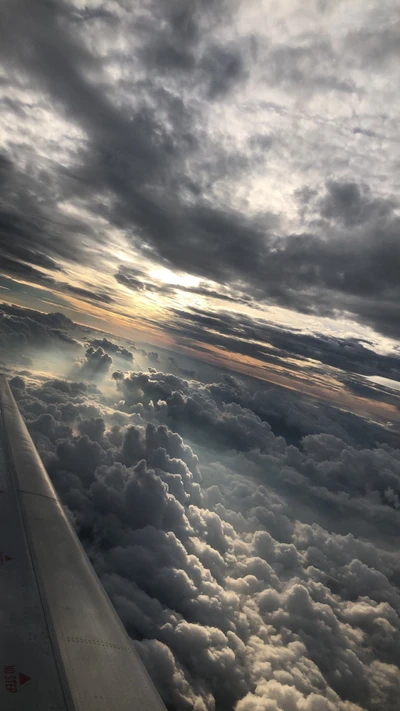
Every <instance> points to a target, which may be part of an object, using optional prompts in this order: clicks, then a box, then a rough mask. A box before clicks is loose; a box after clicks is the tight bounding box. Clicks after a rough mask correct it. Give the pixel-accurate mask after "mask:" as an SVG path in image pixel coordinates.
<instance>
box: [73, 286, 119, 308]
mask: <svg viewBox="0 0 400 711" xmlns="http://www.w3.org/2000/svg"><path fill="white" fill-rule="evenodd" d="M64 290H65V291H68V292H69V293H71V294H74V295H75V296H80V297H81V298H82V299H85V301H100V302H101V303H103V304H112V303H113V301H114V299H112V298H111V296H110V295H109V294H102V293H101V292H96V291H92V290H90V291H89V289H83V288H82V287H80V286H71V284H66V285H65V286H64Z"/></svg>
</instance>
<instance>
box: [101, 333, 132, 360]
mask: <svg viewBox="0 0 400 711" xmlns="http://www.w3.org/2000/svg"><path fill="white" fill-rule="evenodd" d="M90 346H92V347H93V348H102V349H103V350H104V351H106V353H111V354H113V355H115V356H117V358H122V359H123V360H127V361H131V362H132V360H133V355H132V353H131V352H130V351H128V349H127V348H124V346H119V345H118V344H117V343H113V341H109V340H108V338H105V337H104V338H94V339H93V340H91V341H90Z"/></svg>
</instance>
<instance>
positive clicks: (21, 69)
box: [0, 0, 400, 338]
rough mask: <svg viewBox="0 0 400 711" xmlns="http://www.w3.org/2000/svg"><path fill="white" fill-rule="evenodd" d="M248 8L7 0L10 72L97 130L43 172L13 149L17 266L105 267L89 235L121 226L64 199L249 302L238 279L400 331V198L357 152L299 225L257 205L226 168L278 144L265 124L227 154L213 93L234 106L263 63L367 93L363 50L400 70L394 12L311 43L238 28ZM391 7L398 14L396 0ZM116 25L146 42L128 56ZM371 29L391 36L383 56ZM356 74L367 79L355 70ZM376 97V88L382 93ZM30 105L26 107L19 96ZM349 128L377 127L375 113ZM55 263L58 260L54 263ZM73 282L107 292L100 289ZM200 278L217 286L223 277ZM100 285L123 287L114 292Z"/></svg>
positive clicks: (307, 204)
mask: <svg viewBox="0 0 400 711" xmlns="http://www.w3.org/2000/svg"><path fill="white" fill-rule="evenodd" d="M238 7H239V6H238V5H237V4H234V3H233V4H231V7H230V8H229V7H228V4H226V3H223V2H216V3H209V2H198V3H191V4H190V5H188V6H185V7H183V5H182V3H180V2H172V3H168V5H166V4H165V3H159V2H156V1H154V2H149V3H148V6H147V10H148V11H147V12H146V13H143V12H141V11H140V10H139V9H136V10H135V9H129V8H128V7H127V6H126V4H124V3H108V2H106V1H105V2H104V4H103V5H99V7H98V8H97V10H95V9H94V8H92V10H89V9H88V8H86V9H85V10H83V9H82V8H81V7H80V6H75V5H74V4H73V3H64V2H61V1H60V2H55V1H53V2H51V3H44V2H42V1H40V2H37V3H36V4H35V11H33V10H32V7H31V5H30V3H29V2H26V1H25V0H18V2H16V1H15V0H13V1H12V2H5V3H3V5H2V11H1V12H2V20H3V22H2V27H3V29H2V32H1V47H2V61H3V63H4V66H5V67H6V69H7V71H8V72H9V75H10V77H11V80H10V81H11V82H12V81H13V82H14V84H15V86H17V87H18V89H23V88H24V87H25V88H26V82H28V83H29V87H33V88H34V90H35V91H36V94H37V102H38V105H40V106H43V105H45V106H47V105H48V102H50V105H51V107H52V108H53V110H57V111H58V112H60V113H61V115H62V116H63V118H64V119H65V120H66V121H69V122H71V125H72V126H74V127H75V128H74V130H76V127H78V128H79V130H81V131H82V132H83V134H84V140H82V142H81V143H80V144H79V150H78V146H77V145H76V146H75V147H74V148H70V149H69V166H70V167H69V168H68V169H65V168H62V169H61V168H60V169H57V168H55V167H54V165H52V167H51V169H50V168H49V167H47V168H44V167H43V170H42V172H39V174H38V175H36V176H32V179H31V180H29V178H28V177H27V176H26V175H25V174H24V173H22V171H21V170H20V168H19V167H18V166H17V165H13V163H12V156H11V158H7V159H4V160H3V162H2V183H3V186H4V191H3V192H4V199H3V203H4V204H3V215H2V218H1V219H2V225H3V229H2V234H3V235H4V239H3V242H2V243H1V245H0V247H1V250H2V252H3V254H4V262H3V269H4V271H6V272H7V273H9V274H14V275H16V276H18V275H19V276H29V274H30V276H31V278H32V279H35V280H36V281H37V283H44V284H47V285H51V283H52V280H53V282H54V281H55V279H56V276H57V272H58V271H59V269H60V267H59V265H58V260H60V259H67V260H70V261H82V262H83V263H86V264H91V265H92V266H94V265H95V260H94V254H95V251H94V250H93V249H92V248H90V246H89V245H93V243H95V242H97V244H101V246H102V248H103V247H104V248H106V246H107V237H106V236H105V235H100V234H95V233H94V230H93V228H92V227H91V225H90V224H88V223H86V224H85V221H84V220H81V222H79V221H78V220H76V221H75V223H74V221H73V220H72V219H71V218H68V219H67V218H66V216H65V215H64V216H62V215H61V214H60V211H59V209H58V202H59V196H60V195H64V196H65V198H66V199H79V201H80V204H81V205H84V207H85V209H86V210H88V211H89V212H90V210H92V211H94V212H95V213H96V214H101V216H102V217H103V218H104V219H105V220H106V221H107V222H108V224H110V225H113V226H114V227H117V228H120V229H122V230H123V231H124V232H125V234H126V237H127V239H128V240H130V242H131V244H133V245H134V246H135V248H136V249H138V250H139V251H141V252H142V253H143V254H144V255H145V256H147V257H149V256H150V257H151V258H152V259H154V260H156V261H159V262H161V263H163V264H165V265H169V266H170V267H172V268H173V269H179V270H181V271H184V272H188V273H191V274H196V275H198V276H199V277H202V278H204V279H205V280H207V279H208V280H213V281H214V282H215V283H217V285H218V284H219V287H217V288H215V289H214V292H215V295H216V297H217V298H227V299H228V301H229V300H231V299H232V298H233V299H234V298H235V297H232V292H231V290H230V289H229V288H228V287H230V288H231V289H232V290H233V292H234V290H235V289H236V290H237V291H238V292H240V294H243V292H244V294H245V295H244V296H240V298H238V300H240V301H243V299H244V300H245V301H246V302H248V301H250V302H254V303H255V304H259V303H260V302H266V303H275V304H279V305H280V306H284V307H287V308H289V309H292V310H297V311H300V312H303V313H313V314H317V315H325V316H326V315H329V316H335V315H337V314H339V313H344V312H346V313H347V312H348V313H350V314H352V316H353V317H354V318H356V319H357V320H359V321H360V322H361V323H363V324H367V325H368V326H371V327H372V328H374V329H375V330H377V331H379V332H380V333H383V334H386V335H389V336H392V337H396V338H397V336H398V328H399V317H398V301H399V285H398V273H399V268H400V252H399V247H398V238H397V237H398V231H399V217H398V205H397V201H396V200H395V198H394V197H393V196H392V195H390V194H387V192H388V191H386V193H385V194H382V195H378V194H375V193H374V190H373V189H371V188H370V187H369V186H368V185H367V184H366V183H364V182H362V181H359V180H358V181H357V180H355V179H348V178H346V177H345V172H346V171H345V170H344V166H343V165H342V163H340V161H337V162H336V163H335V162H334V161H333V163H332V171H331V172H332V174H333V176H334V177H333V178H332V174H331V175H330V176H329V177H328V178H327V176H326V175H324V176H323V177H322V176H321V178H320V179H319V181H318V180H315V179H314V181H313V184H312V185H309V184H304V185H303V186H302V187H299V188H297V191H295V194H296V195H297V210H298V212H299V215H300V216H301V219H300V221H299V222H298V225H297V227H296V228H295V229H293V230H288V231H287V230H286V231H285V229H284V227H283V222H284V220H283V217H284V216H283V215H281V216H280V215H277V214H275V213H274V214H272V212H271V210H269V211H268V210H262V211H259V213H258V214H255V213H254V210H253V211H248V212H246V210H240V209H238V208H235V207H234V202H233V201H229V200H228V199H225V200H222V199H221V198H220V197H219V196H218V190H215V189H214V188H215V186H216V185H218V181H219V180H221V181H227V182H226V184H227V186H229V180H231V179H232V180H235V179H236V175H237V173H238V172H239V173H240V172H244V174H245V175H246V174H247V173H248V174H250V175H251V174H252V171H256V170H257V166H258V164H259V161H260V159H262V160H264V159H265V155H264V153H266V152H268V150H269V149H270V148H271V146H272V147H274V140H273V139H272V138H271V137H270V136H269V135H264V134H262V135H260V134H259V133H257V134H255V135H253V136H250V138H249V141H248V143H249V146H248V148H247V149H246V151H245V150H244V148H241V149H238V150H237V154H236V155H235V154H234V153H233V152H232V151H230V152H228V154H226V150H227V149H225V148H224V146H223V145H222V143H221V144H218V142H216V139H215V138H214V137H212V136H209V135H206V134H205V132H204V130H202V129H201V119H202V115H203V112H204V111H206V107H208V106H215V107H218V106H219V105H221V106H225V103H224V102H227V103H226V106H227V107H231V104H229V101H230V100H231V99H230V98H229V97H232V96H237V94H238V93H240V92H241V91H243V90H244V89H245V88H246V87H247V86H251V82H252V81H253V82H256V83H257V81H258V82H259V81H260V77H259V76H258V75H257V73H256V72H257V69H256V67H259V68H260V69H259V71H261V73H262V72H264V75H263V81H266V82H267V85H268V86H269V87H270V88H271V87H278V88H279V89H280V90H281V91H283V92H284V94H285V96H286V97H287V101H289V102H292V101H293V100H294V99H295V98H296V96H297V94H296V92H300V94H301V95H302V97H303V100H305V99H304V97H305V95H306V94H309V96H310V97H314V96H321V95H324V94H325V92H326V91H330V92H332V91H333V92H336V94H335V96H338V97H339V98H340V97H341V96H342V95H343V94H344V95H346V96H348V95H352V96H358V95H359V94H360V93H362V91H363V90H364V89H363V88H361V87H358V86H357V78H358V80H359V81H360V77H359V59H360V56H361V55H360V54H359V52H363V53H364V55H363V56H364V59H365V61H366V62H367V65H368V67H369V70H370V71H371V72H378V74H377V76H378V77H379V71H381V69H382V62H381V61H379V62H378V61H377V57H378V56H379V57H383V56H384V57H385V58H386V60H387V61H388V62H389V64H386V65H385V66H386V68H387V71H389V68H390V66H391V65H390V61H391V60H393V54H391V53H390V52H388V51H387V47H388V43H387V37H386V34H385V31H384V30H383V29H382V30H379V28H378V25H377V30H376V34H375V35H374V39H373V40H372V38H371V36H370V34H368V32H369V29H368V32H367V28H369V26H370V25H369V24H368V23H369V16H368V12H367V13H366V16H365V18H364V19H363V22H364V25H362V26H361V27H360V28H358V29H356V30H355V31H354V32H355V34H354V32H353V34H351V33H350V34H349V35H348V36H344V37H343V36H341V35H340V37H339V39H338V41H337V43H336V47H335V42H334V41H333V39H332V38H328V37H326V38H325V39H324V40H323V39H322V38H321V37H320V36H318V35H317V34H315V35H310V37H308V42H307V43H306V45H304V44H303V45H301V43H300V39H301V37H299V38H297V43H296V39H295V38H294V37H293V38H292V39H291V40H290V39H289V38H288V39H287V44H285V43H283V44H282V43H277V42H276V41H275V42H274V40H273V39H271V40H270V39H268V40H267V39H266V38H265V37H263V36H261V35H260V36H258V35H256V36H254V37H251V36H245V35H244V36H243V35H242V36H241V37H240V39H237V40H227V39H226V40H225V41H224V38H223V37H224V35H223V32H222V28H223V27H224V26H226V25H229V23H231V24H232V23H234V21H235V17H236V15H235V12H236V11H238ZM314 9H315V13H316V15H317V16H318V17H319V21H320V22H322V21H323V20H324V17H325V16H326V13H329V12H331V11H332V8H329V7H328V5H326V4H325V3H321V4H319V5H318V6H316V8H314ZM382 17H383V20H385V15H384V8H383V10H382ZM383 20H382V23H381V26H382V27H385V24H384V23H383ZM360 21H361V20H360ZM161 28H162V29H161ZM366 32H367V35H366ZM350 35H351V36H352V40H351V41H350V39H349V38H350ZM353 35H354V36H353ZM15 36H18V37H19V38H20V41H19V42H15V41H14V37H15ZM117 36H118V37H120V38H121V42H122V44H124V43H125V45H124V46H129V43H130V42H132V41H133V39H132V38H133V37H135V38H136V40H135V47H134V49H132V51H129V52H128V50H126V54H125V55H124V53H123V51H122V50H121V52H122V54H121V52H120V53H119V52H118V50H117V48H116V46H115V42H116V37H117ZM366 36H367V37H369V38H370V42H371V48H374V52H372V51H371V52H370V53H369V55H368V52H366ZM113 37H114V43H113V39H112V38H113ZM391 42H392V40H391ZM97 44H99V45H100V46H104V47H105V48H107V49H104V56H102V57H101V58H100V56H95V54H94V53H93V51H91V50H92V49H93V48H94V47H95V46H96V45H97ZM357 48H358V49H357ZM342 57H344V59H343V60H342ZM341 60H342V62H343V63H341ZM115 65H118V66H119V67H120V74H121V77H122V78H121V82H117V83H115V82H114V83H113V86H114V89H115V92H116V93H115V92H114V94H113V91H112V87H111V86H110V81H109V77H108V75H107V74H106V73H104V72H103V70H104V69H109V68H110V67H115ZM316 67H319V68H320V70H321V71H322V74H321V76H320V75H319V74H318V71H317V70H316ZM126 69H129V71H128V72H126V71H125V70H126ZM349 73H350V74H353V75H354V77H355V78H354V79H349V80H346V79H345V78H344V75H346V74H349ZM125 76H126V78H125ZM60 77H62V81H60ZM107 77H108V78H107ZM374 78H375V79H376V77H375V75H374ZM24 82H25V83H24ZM375 84H376V82H375ZM375 84H374V85H373V86H374V87H375ZM193 87H194V89H193ZM11 88H12V86H11V85H10V90H11ZM191 88H192V89H193V90H192V92H191V91H190V89H191ZM372 91H373V90H372V89H371V92H372ZM118 92H119V93H118ZM133 97H135V98H133ZM369 98H370V100H371V101H372V100H373V93H371V96H370V97H369ZM13 105H15V109H14V110H15V111H17V107H18V106H19V103H18V100H17V99H14V104H13ZM338 106H341V105H340V104H339V105H338ZM267 109H269V110H271V111H274V112H277V113H278V114H279V115H281V116H283V115H284V114H285V112H286V111H287V107H286V106H285V105H284V104H282V105H278V104H273V103H271V102H270V103H269V104H268V102H267V104H266V102H265V101H264V103H263V101H262V99H260V100H259V103H258V104H257V103H256V104H255V105H254V110H256V111H266V110H267ZM20 110H21V111H22V112H23V111H24V109H23V108H22V107H20ZM199 122H200V123H199ZM315 130H317V129H315ZM349 133H350V134H351V135H352V136H353V137H354V136H355V135H363V136H368V135H369V134H371V132H368V130H367V129H365V130H364V129H362V128H360V127H359V126H354V127H353V129H352V130H350V129H349ZM373 134H374V132H373V131H372V135H373ZM300 138H302V137H301V136H300ZM279 140H280V142H281V143H282V140H283V138H282V137H280V139H279ZM354 140H355V139H354ZM278 143H279V141H278ZM279 145H280V144H279ZM279 145H277V148H276V150H278V149H279ZM203 146H204V149H203ZM353 148H354V150H355V149H356V147H355V146H354V147H353ZM261 150H262V151H263V155H264V158H263V156H260V151H261ZM321 150H322V149H321ZM366 152H367V147H366ZM10 153H11V154H12V153H13V151H10ZM278 153H279V151H278ZM210 156H213V158H210ZM19 158H21V157H19ZM19 162H20V163H21V160H19ZM28 162H29V161H27V160H25V164H27V163H28ZM341 165H342V169H340V166H341ZM49 171H50V172H49ZM245 171H247V173H246V172H245ZM255 174H256V173H255ZM93 195H95V196H96V197H95V198H94V199H93V197H92V196H93ZM35 198H36V202H35ZM93 200H94V201H93ZM39 205H40V207H39ZM54 230H57V235H58V238H57V239H53V233H54ZM79 235H84V239H79V238H78V236H79ZM44 268H45V269H46V270H47V272H50V273H44V272H42V271H41V270H42V269H44ZM51 272H55V276H54V277H53V276H52V275H51ZM116 274H117V279H118V280H119V281H120V282H122V283H125V284H127V283H130V285H131V286H132V287H133V288H135V289H142V290H143V289H144V290H146V289H148V290H152V289H154V288H156V289H157V286H156V287H154V285H153V286H152V285H151V284H149V283H148V284H147V286H143V282H141V281H140V280H139V281H138V280H137V278H136V277H135V276H134V275H133V276H132V275H129V274H127V273H126V271H124V267H123V266H122V267H121V268H120V269H119V271H118V272H117V273H116ZM63 288H67V289H69V290H71V289H72V290H73V291H75V293H77V294H78V295H79V293H80V295H81V296H82V298H90V294H91V292H90V290H87V289H84V288H80V287H68V286H67V287H66V286H65V285H64V287H63ZM167 291H168V289H167ZM189 291H190V290H189ZM193 291H194V292H196V289H193ZM201 292H203V294H204V295H206V296H210V297H212V295H213V290H212V289H211V288H209V287H207V286H206V285H205V286H204V285H203V286H201V287H200V291H199V292H198V293H201ZM93 298H94V299H97V300H98V301H103V302H105V303H110V302H111V301H112V297H111V296H110V295H109V294H103V293H100V294H97V295H96V294H94V296H93Z"/></svg>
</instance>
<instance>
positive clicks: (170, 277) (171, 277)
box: [149, 267, 201, 287]
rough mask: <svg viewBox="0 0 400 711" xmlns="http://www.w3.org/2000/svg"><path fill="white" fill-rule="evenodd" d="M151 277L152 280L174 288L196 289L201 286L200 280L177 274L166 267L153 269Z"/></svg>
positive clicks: (188, 275)
mask: <svg viewBox="0 0 400 711" xmlns="http://www.w3.org/2000/svg"><path fill="white" fill-rule="evenodd" d="M149 276H150V277H151V278H152V279H156V280H157V281H161V282H163V283H164V284H171V285H172V286H183V287H192V286H193V287H196V286H199V284H200V281H201V280H200V279H198V278H197V277H194V276H191V275H190V274H176V273H175V272H173V271H171V270H170V269H166V268H164V267H157V269H152V270H151V272H150V274H149Z"/></svg>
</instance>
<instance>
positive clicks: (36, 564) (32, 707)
mask: <svg viewBox="0 0 400 711" xmlns="http://www.w3.org/2000/svg"><path fill="white" fill-rule="evenodd" d="M0 709H1V711H11V710H12V711H25V710H28V709H29V711H128V710H129V711H136V710H137V711H165V706H164V704H163V702H162V701H161V698H160V697H159V695H158V693H157V691H156V689H155V687H154V685H153V683H152V681H151V679H150V677H149V676H148V674H147V672H146V670H145V668H144V666H143V664H142V662H141V660H140V658H139V657H138V655H137V653H136V651H135V649H134V647H133V645H132V642H131V640H130V639H129V637H128V635H127V633H126V632H125V630H124V628H123V625H122V623H121V622H120V620H119V618H118V616H117V614H116V612H115V610H114V608H113V606H112V604H111V602H110V600H109V598H108V597H107V595H106V593H105V591H104V589H103V587H102V585H101V583H100V581H99V579H98V578H97V576H96V574H95V572H94V570H93V568H92V566H91V564H90V561H89V559H88V558H87V556H86V553H85V552H84V550H83V548H82V546H81V544H80V542H79V540H78V538H77V536H76V534H75V532H74V530H73V528H72V526H71V524H70V522H69V521H68V519H67V517H66V515H65V514H64V511H63V509H62V507H61V505H60V503H59V501H58V498H57V494H56V493H55V491H54V488H53V486H52V484H51V482H50V480H49V477H48V475H47V473H46V470H45V468H44V467H43V464H42V462H41V460H40V457H39V455H38V453H37V451H36V449H35V447H34V444H33V442H32V440H31V437H30V435H29V433H28V430H27V428H26V426H25V424H24V422H23V419H22V417H21V414H20V412H19V410H18V407H17V404H16V402H15V400H14V397H13V395H12V393H11V390H10V388H9V386H8V384H7V381H6V379H5V377H4V376H2V375H1V376H0Z"/></svg>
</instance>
